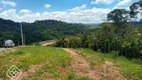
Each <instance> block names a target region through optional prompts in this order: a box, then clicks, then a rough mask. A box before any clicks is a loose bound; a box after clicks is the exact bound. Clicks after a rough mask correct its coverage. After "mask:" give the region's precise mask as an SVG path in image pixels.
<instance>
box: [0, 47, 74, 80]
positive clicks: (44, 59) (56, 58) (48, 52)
mask: <svg viewBox="0 0 142 80" xmlns="http://www.w3.org/2000/svg"><path fill="white" fill-rule="evenodd" d="M71 60H72V59H71V56H70V55H69V54H68V53H67V52H65V51H64V50H62V49H61V48H55V47H42V46H35V47H33V46H28V47H19V48H17V49H16V51H14V52H8V53H4V54H3V55H1V56H0V78H6V74H5V73H6V71H7V70H8V69H9V68H10V66H11V65H16V66H17V67H18V68H19V69H21V70H22V71H26V70H27V69H28V68H29V66H30V65H36V64H41V65H43V67H42V68H41V69H39V70H37V71H36V72H35V73H34V74H32V75H34V76H32V77H35V75H36V76H38V75H39V77H38V79H37V80H39V79H42V77H43V74H44V72H48V73H50V74H51V76H59V72H58V70H57V68H56V66H57V65H61V66H63V67H66V66H69V65H70V62H71ZM32 77H30V78H28V77H27V78H25V80H26V79H28V80H31V79H33V80H36V79H34V78H32Z"/></svg>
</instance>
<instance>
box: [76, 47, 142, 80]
mask: <svg viewBox="0 0 142 80" xmlns="http://www.w3.org/2000/svg"><path fill="white" fill-rule="evenodd" d="M77 50H79V51H81V52H83V53H85V54H87V55H90V56H93V57H95V58H96V60H97V61H99V63H101V64H103V63H104V62H105V61H111V62H113V64H114V65H115V66H117V67H119V68H120V71H121V72H122V73H123V74H124V76H125V77H126V78H128V79H132V80H135V79H136V80H139V79H140V80H141V79H142V61H141V60H137V59H131V60H129V59H127V58H125V57H123V56H117V54H116V52H111V53H110V54H102V53H100V52H94V51H93V50H91V49H85V48H80V49H77ZM95 64H96V63H95ZM97 65H99V64H97Z"/></svg>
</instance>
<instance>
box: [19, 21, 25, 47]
mask: <svg viewBox="0 0 142 80" xmlns="http://www.w3.org/2000/svg"><path fill="white" fill-rule="evenodd" d="M20 28H21V41H22V46H23V45H24V37H23V29H22V23H20Z"/></svg>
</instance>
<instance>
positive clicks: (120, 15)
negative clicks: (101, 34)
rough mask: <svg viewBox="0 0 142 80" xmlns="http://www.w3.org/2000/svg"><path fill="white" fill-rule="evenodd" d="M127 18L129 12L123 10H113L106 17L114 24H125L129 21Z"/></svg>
mask: <svg viewBox="0 0 142 80" xmlns="http://www.w3.org/2000/svg"><path fill="white" fill-rule="evenodd" d="M129 16H130V15H129V11H127V10H125V9H115V10H113V11H111V12H110V13H109V14H108V15H107V19H108V21H113V22H114V23H125V22H128V21H129V20H130V18H129Z"/></svg>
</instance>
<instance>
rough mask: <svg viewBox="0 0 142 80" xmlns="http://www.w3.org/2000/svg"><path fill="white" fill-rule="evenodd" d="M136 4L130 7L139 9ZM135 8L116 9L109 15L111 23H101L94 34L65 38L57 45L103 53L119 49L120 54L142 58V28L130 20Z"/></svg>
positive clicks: (138, 3) (139, 3)
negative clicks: (90, 49)
mask: <svg viewBox="0 0 142 80" xmlns="http://www.w3.org/2000/svg"><path fill="white" fill-rule="evenodd" d="M134 4H135V3H134ZM134 4H132V6H130V8H132V7H135V9H137V8H138V6H135V5H134ZM137 5H140V6H139V7H141V1H139V2H137ZM133 10H134V9H131V10H130V11H128V10H125V9H115V10H113V11H111V12H110V13H108V15H107V18H108V22H109V21H110V22H111V23H103V24H101V25H100V27H101V28H99V29H97V30H96V31H95V33H94V34H93V35H90V34H86V33H84V35H81V36H76V37H68V38H63V39H62V40H60V41H59V42H57V44H56V46H61V47H72V48H80V47H82V48H88V47H90V48H92V49H93V50H94V51H100V52H102V53H110V52H112V51H117V52H118V55H119V56H121V55H123V56H125V57H127V58H141V55H142V51H141V50H142V47H141V46H142V37H141V34H142V33H141V28H139V27H137V28H136V25H135V23H133V22H130V21H131V18H132V17H131V16H132V14H131V12H132V11H133ZM133 12H135V11H133ZM136 14H138V12H135V15H134V14H133V16H136ZM138 29H139V30H138ZM141 59H142V58H141Z"/></svg>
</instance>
